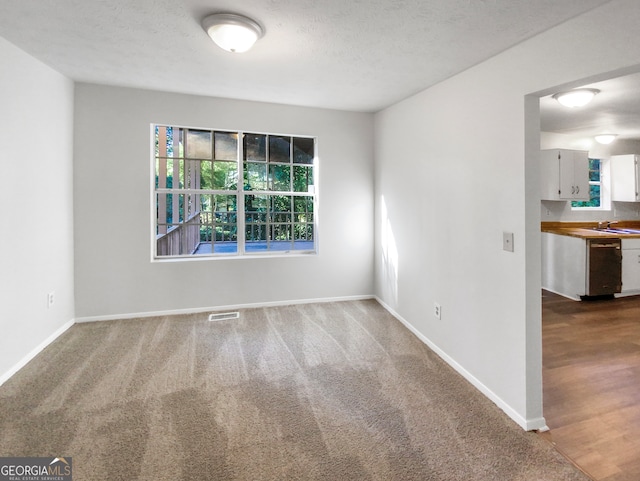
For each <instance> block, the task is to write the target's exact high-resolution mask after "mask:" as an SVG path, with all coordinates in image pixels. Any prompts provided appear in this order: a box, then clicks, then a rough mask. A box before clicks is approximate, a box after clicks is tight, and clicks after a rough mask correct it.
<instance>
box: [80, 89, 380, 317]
mask: <svg viewBox="0 0 640 481" xmlns="http://www.w3.org/2000/svg"><path fill="white" fill-rule="evenodd" d="M152 123H162V124H168V125H183V126H191V127H203V128H217V129H227V130H236V129H238V130H246V131H255V132H270V133H282V134H293V135H313V136H317V138H318V154H319V172H320V174H319V175H320V179H319V185H318V196H319V202H320V207H319V215H320V230H319V241H320V251H319V254H318V255H317V256H305V257H292V258H282V257H280V258H259V259H227V260H198V261H186V262H161V263H158V262H155V263H152V262H151V261H150V258H151V226H150V222H151V221H150V215H151V212H152V206H151V205H150V162H151V160H150V155H151V152H150V138H149V134H150V124H152ZM372 134H373V115H372V114H364V113H348V112H339V111H331V110H322V109H310V108H300V107H290V106H283V105H274V104H265V103H256V102H245V101H236V100H227V99H216V98H208V97H197V96H190V95H181V94H172V93H162V92H152V91H145V90H134V89H126V88H115V87H107V86H98V85H90V84H78V85H77V86H76V110H75V225H76V228H75V254H76V258H75V259H76V270H75V275H76V315H77V317H78V318H79V319H80V320H86V319H90V318H91V319H93V318H96V317H98V318H104V317H105V316H106V317H114V316H120V315H132V314H137V313H150V312H158V311H179V310H185V309H201V308H209V307H219V306H238V305H248V304H264V303H282V302H289V301H302V300H313V299H331V298H348V297H361V296H371V295H372V294H373V280H372V279H373V262H372V259H373V137H372Z"/></svg>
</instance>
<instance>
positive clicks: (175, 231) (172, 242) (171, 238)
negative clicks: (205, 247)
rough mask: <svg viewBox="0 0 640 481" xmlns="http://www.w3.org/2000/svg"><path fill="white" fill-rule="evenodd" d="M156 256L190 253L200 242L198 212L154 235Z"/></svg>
mask: <svg viewBox="0 0 640 481" xmlns="http://www.w3.org/2000/svg"><path fill="white" fill-rule="evenodd" d="M156 244H157V247H156V255H157V256H177V255H191V254H193V253H194V252H195V250H196V249H197V248H198V244H200V212H196V213H195V214H193V215H192V216H191V217H190V218H189V219H187V220H186V221H185V222H183V223H182V224H180V225H177V226H175V227H173V228H171V229H170V230H169V231H168V232H167V233H166V234H160V235H158V236H157V237H156Z"/></svg>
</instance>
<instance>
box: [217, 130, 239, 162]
mask: <svg viewBox="0 0 640 481" xmlns="http://www.w3.org/2000/svg"><path fill="white" fill-rule="evenodd" d="M215 159H216V160H238V134H237V133H235V132H216V133H215Z"/></svg>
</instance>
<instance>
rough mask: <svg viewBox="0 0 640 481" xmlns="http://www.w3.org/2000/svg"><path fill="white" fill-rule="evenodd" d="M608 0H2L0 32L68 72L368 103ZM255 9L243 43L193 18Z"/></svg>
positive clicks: (96, 78)
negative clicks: (217, 37) (231, 43)
mask: <svg viewBox="0 0 640 481" xmlns="http://www.w3.org/2000/svg"><path fill="white" fill-rule="evenodd" d="M607 1H608V0H536V1H532V0H243V1H242V2H238V1H237V0H235V1H229V0H209V1H206V0H2V1H0V36H2V37H4V38H6V39H7V40H9V41H10V42H12V43H13V44H15V45H16V46H18V47H19V48H21V49H22V50H24V51H26V52H27V53H29V54H31V55H32V56H34V57H36V58H38V59H40V60H41V61H43V62H44V63H46V64H48V65H50V66H52V67H53V68H55V69H56V70H58V71H59V72H61V73H63V74H64V75H66V76H68V77H70V78H72V79H74V80H78V81H85V82H92V83H101V84H110V85H121V86H130V87H141V88H148V89H155V90H165V91H173V92H182V93H192V94H201V95H210V96H217V97H230V98H238V99H247V100H259V101H266V102H278V103H285V104H293V105H305V106H315V107H326V108H335V109H344V110H355V111H376V110H379V109H381V108H383V107H386V106H388V105H390V104H393V103H394V102H397V101H398V100H401V99H403V98H406V97H408V96H410V95H412V94H414V93H416V92H418V91H420V90H423V89H424V88H427V87H429V86H431V85H434V84H436V83H438V82H440V81H442V80H444V79H446V78H448V77H450V76H452V75H454V74H456V73H458V72H461V71H463V70H465V69H466V68H469V67H470V66H472V65H475V64H477V63H479V62H482V61H483V60H485V59H487V58H489V57H491V56H493V55H495V54H497V53H499V52H501V51H503V50H505V49H507V48H509V47H510V46H513V45H515V44H516V43H519V42H521V41H523V40H525V39H527V38H529V37H531V36H533V35H535V34H537V33H539V32H542V31H544V30H546V29H548V28H550V27H552V26H554V25H557V24H559V23H561V22H563V21H565V20H567V19H569V18H572V17H575V16H577V15H579V14H581V13H583V12H585V11H587V10H589V9H591V8H594V7H596V6H598V5H601V4H604V3H607ZM219 11H230V12H235V13H240V14H244V15H247V16H250V17H252V18H254V19H255V20H257V21H258V22H259V23H260V24H261V25H262V26H263V27H264V28H265V30H266V35H265V36H264V37H263V38H262V39H261V40H260V41H259V42H258V43H257V44H256V46H255V47H254V48H253V50H251V51H250V52H247V53H245V54H231V53H228V52H225V51H223V50H221V49H219V48H218V47H216V46H215V45H214V44H213V43H212V42H211V41H210V40H209V38H208V37H207V35H206V33H205V32H204V31H203V30H202V28H201V27H200V20H201V19H202V18H203V17H205V16H206V15H208V14H210V13H214V12H219Z"/></svg>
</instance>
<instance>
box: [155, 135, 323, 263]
mask: <svg viewBox="0 0 640 481" xmlns="http://www.w3.org/2000/svg"><path fill="white" fill-rule="evenodd" d="M156 127H165V128H168V127H172V128H175V129H187V130H195V131H207V132H211V136H212V138H213V137H214V134H215V133H216V132H218V133H230V134H237V149H238V150H237V159H236V162H237V173H238V179H237V182H236V184H237V185H236V188H235V189H231V190H215V189H189V188H184V187H183V188H174V187H173V186H172V187H171V188H167V187H159V186H158V187H157V186H156V178H157V175H158V172H157V168H156V162H157V161H158V158H157V155H156ZM245 134H254V135H264V136H266V145H267V147H266V150H267V152H268V151H269V147H268V145H269V138H270V137H288V138H290V140H291V142H290V158H289V162H288V164H287V163H282V164H280V165H289V166H290V179H291V180H290V182H291V183H290V189H292V190H286V191H282V190H273V189H269V188H268V187H267V189H266V190H251V191H249V190H245V186H244V165H245V162H246V160H245V159H244V142H243V139H244V135H245ZM294 139H310V140H312V141H313V161H312V164H305V163H295V162H294V156H293V152H294V143H295V141H294ZM150 145H151V147H150V150H151V155H150V157H151V175H150V184H151V189H150V191H151V203H150V206H151V209H150V211H151V212H150V218H151V260H152V262H166V261H175V260H181V261H184V260H203V259H206V260H211V259H241V258H247V257H251V258H256V257H292V256H308V255H315V254H317V253H318V239H319V236H318V204H319V202H318V179H319V175H318V153H317V149H318V142H317V137H314V136H309V135H298V134H278V133H267V132H257V131H243V130H228V129H213V128H201V127H186V126H182V125H169V124H164V123H152V124H151V125H150ZM212 146H213V142H212ZM167 156H168V154H167ZM171 157H173V158H174V159H181V160H182V161H183V167H182V168H183V169H184V164H186V163H187V162H189V159H188V158H187V156H186V152H185V153H184V155H183V157H180V156H175V155H173V156H171ZM211 161H212V162H215V161H216V159H214V155H213V154H212V156H211ZM264 164H265V166H266V170H267V175H268V173H269V166H270V165H275V164H277V163H275V162H271V161H270V158H269V153H266V158H265V161H264ZM165 165H166V164H165ZM295 166H305V167H310V168H311V174H312V178H313V185H310V186H309V188H308V191H307V192H296V191H295V186H294V184H293V179H294V167H295ZM176 172H177V171H175V172H173V173H172V175H175V174H176ZM183 175H184V176H186V172H183ZM198 175H199V174H198ZM167 178H168V175H166V176H165V181H166V179H167ZM198 182H200V180H198ZM185 187H186V186H185ZM249 192H251V193H250V194H249ZM159 194H160V195H164V194H174V195H184V196H185V197H184V198H183V199H186V196H199V195H211V196H213V195H230V196H233V195H235V196H236V199H237V201H236V202H237V205H236V209H237V210H236V224H235V225H236V238H237V240H236V245H237V250H236V251H235V252H226V253H218V252H213V250H214V248H213V245H214V244H215V242H214V243H213V244H211V245H212V249H211V250H212V252H211V253H204V254H200V253H193V254H170V255H158V252H157V249H158V239H159V238H160V237H161V235H159V234H158V215H157V209H158V204H157V202H158V197H157V196H158V195H159ZM249 195H251V196H264V197H269V196H273V197H291V202H292V209H291V210H290V211H286V212H287V213H288V214H289V215H290V217H291V220H290V221H288V222H287V221H282V222H280V223H279V224H280V225H285V224H290V228H291V236H292V239H291V242H294V237H295V234H294V231H295V226H296V225H301V226H303V228H304V227H305V226H310V227H311V232H312V237H313V238H312V243H313V244H312V247H311V248H303V249H294V248H292V249H280V248H277V249H270V248H269V245H270V242H272V241H270V240H268V238H269V234H267V235H266V237H267V240H266V242H267V248H266V249H257V250H251V249H247V242H246V240H245V235H246V228H247V225H248V224H250V223H249V222H247V214H248V213H247V212H246V211H245V199H246V197H247V196H249ZM296 197H298V198H300V197H306V198H309V199H310V200H311V201H312V211H311V214H312V221H311V222H296V219H295V215H296V212H295V211H294V209H295V208H293V205H294V198H296ZM173 198H175V197H173ZM197 198H198V200H197V203H200V199H199V197H197ZM184 204H187V201H186V200H184ZM183 210H184V207H183ZM174 212H175V211H174ZM271 213H272V212H271V211H267V213H266V215H267V218H268V216H269V214H271ZM267 223H268V221H267ZM198 225H201V224H198ZM213 229H215V227H213ZM266 230H267V226H265V231H266ZM162 235H164V234H162ZM211 235H212V236H214V235H215V232H213V231H212V233H211ZM292 245H293V244H292Z"/></svg>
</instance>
